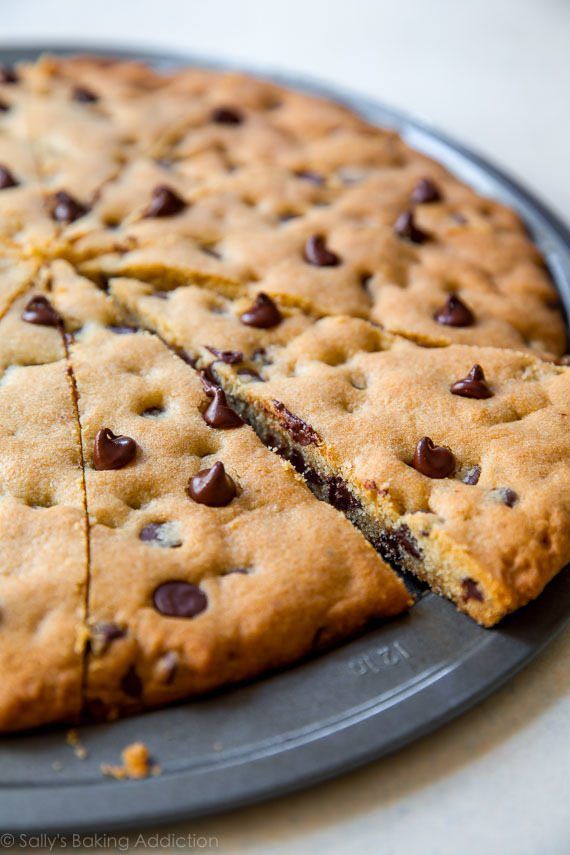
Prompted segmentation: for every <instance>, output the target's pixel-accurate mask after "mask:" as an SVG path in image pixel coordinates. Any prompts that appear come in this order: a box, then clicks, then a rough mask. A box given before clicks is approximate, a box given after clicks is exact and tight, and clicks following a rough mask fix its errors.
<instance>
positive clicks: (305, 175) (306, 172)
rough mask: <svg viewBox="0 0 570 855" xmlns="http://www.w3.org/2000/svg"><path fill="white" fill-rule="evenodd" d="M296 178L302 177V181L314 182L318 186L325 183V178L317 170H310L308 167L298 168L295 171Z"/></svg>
mask: <svg viewBox="0 0 570 855" xmlns="http://www.w3.org/2000/svg"><path fill="white" fill-rule="evenodd" d="M295 175H296V176H297V178H302V179H303V181H310V183H311V184H316V185H317V186H318V187H320V186H321V185H323V184H324V183H325V179H324V178H323V176H322V175H319V173H318V172H312V171H311V170H310V169H300V170H299V171H298V172H296V173H295Z"/></svg>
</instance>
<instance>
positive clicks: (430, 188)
mask: <svg viewBox="0 0 570 855" xmlns="http://www.w3.org/2000/svg"><path fill="white" fill-rule="evenodd" d="M410 199H411V200H412V202H414V203H415V204H416V205H426V204H428V203H430V202H441V193H440V191H439V187H438V186H437V184H435V183H434V182H433V181H432V180H431V179H430V178H421V179H420V180H419V181H418V183H417V184H416V186H415V187H414V189H413V190H412V195H411V196H410Z"/></svg>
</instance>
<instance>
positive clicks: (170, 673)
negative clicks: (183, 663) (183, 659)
mask: <svg viewBox="0 0 570 855" xmlns="http://www.w3.org/2000/svg"><path fill="white" fill-rule="evenodd" d="M179 660H180V657H179V655H178V653H176V651H175V650H169V651H168V653H165V654H164V656H161V657H160V659H159V660H158V661H157V662H156V664H155V666H154V669H153V671H154V677H155V679H156V681H157V683H162V685H163V686H169V685H170V684H171V683H172V682H174V678H175V677H176V672H177V671H178V665H179Z"/></svg>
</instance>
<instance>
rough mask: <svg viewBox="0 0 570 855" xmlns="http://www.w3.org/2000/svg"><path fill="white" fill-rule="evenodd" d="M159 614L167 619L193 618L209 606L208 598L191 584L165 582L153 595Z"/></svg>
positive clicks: (196, 586)
mask: <svg viewBox="0 0 570 855" xmlns="http://www.w3.org/2000/svg"><path fill="white" fill-rule="evenodd" d="M152 600H153V603H154V607H155V609H156V610H157V612H160V614H161V615H165V616H166V617H180V618H193V617H196V615H199V614H200V612H203V611H204V609H205V608H207V606H208V598H207V596H206V594H205V593H204V591H203V590H202V589H201V588H199V587H198V585H192V584H191V583H190V582H180V581H172V582H163V584H162V585H159V586H158V588H156V590H155V591H154V594H153V595H152Z"/></svg>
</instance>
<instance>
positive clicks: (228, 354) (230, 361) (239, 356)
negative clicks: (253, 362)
mask: <svg viewBox="0 0 570 855" xmlns="http://www.w3.org/2000/svg"><path fill="white" fill-rule="evenodd" d="M208 350H209V351H210V353H212V354H213V355H214V356H215V357H216V359H221V361H222V362H225V363H226V364H227V365H237V364H238V363H239V362H243V353H242V352H241V350H218V348H217V347H209V346H208Z"/></svg>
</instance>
